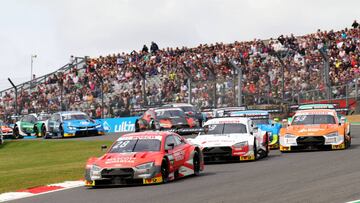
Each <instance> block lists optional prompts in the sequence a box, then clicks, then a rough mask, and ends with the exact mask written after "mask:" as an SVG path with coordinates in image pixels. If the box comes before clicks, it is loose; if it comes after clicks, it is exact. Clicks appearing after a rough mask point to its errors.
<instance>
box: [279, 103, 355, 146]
mask: <svg viewBox="0 0 360 203" xmlns="http://www.w3.org/2000/svg"><path fill="white" fill-rule="evenodd" d="M350 144H351V136H350V125H349V123H348V122H346V121H345V119H343V118H342V119H339V117H338V116H337V112H336V111H335V110H333V109H311V110H299V111H297V112H296V113H295V115H294V116H293V117H292V119H291V123H289V124H288V127H287V128H282V129H281V130H280V151H281V152H286V151H293V150H306V149H310V150H311V149H346V148H348V147H349V146H350Z"/></svg>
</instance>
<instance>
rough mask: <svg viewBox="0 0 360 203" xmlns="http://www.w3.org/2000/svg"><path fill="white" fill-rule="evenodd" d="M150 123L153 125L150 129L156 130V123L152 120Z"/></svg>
mask: <svg viewBox="0 0 360 203" xmlns="http://www.w3.org/2000/svg"><path fill="white" fill-rule="evenodd" d="M150 123H151V124H150V129H151V130H156V125H155V121H154V120H151V121H150Z"/></svg>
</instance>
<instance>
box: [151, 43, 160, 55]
mask: <svg viewBox="0 0 360 203" xmlns="http://www.w3.org/2000/svg"><path fill="white" fill-rule="evenodd" d="M150 50H151V53H156V52H157V51H158V50H159V46H158V45H157V44H156V43H155V42H151V47H150Z"/></svg>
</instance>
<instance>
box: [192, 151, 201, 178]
mask: <svg viewBox="0 0 360 203" xmlns="http://www.w3.org/2000/svg"><path fill="white" fill-rule="evenodd" d="M193 166H194V175H196V176H198V175H200V156H199V153H198V152H197V151H195V153H194V158H193Z"/></svg>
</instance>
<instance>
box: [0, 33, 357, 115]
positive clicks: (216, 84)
mask: <svg viewBox="0 0 360 203" xmlns="http://www.w3.org/2000/svg"><path fill="white" fill-rule="evenodd" d="M359 52H360V28H359V27H353V28H346V29H344V30H339V31H333V30H330V31H320V30H318V31H317V32H315V33H311V34H308V35H304V36H299V37H295V36H293V35H291V36H283V35H281V36H280V37H278V38H276V39H269V40H253V41H246V42H234V43H231V44H224V43H216V44H209V45H208V44H200V45H199V46H197V47H193V48H187V47H183V48H164V49H157V48H155V49H151V52H149V51H148V50H146V49H144V50H142V51H138V52H136V51H133V52H131V53H124V54H112V55H108V56H100V57H98V58H89V57H85V58H78V59H79V61H76V62H75V63H74V64H67V65H65V66H64V67H62V68H60V69H59V70H58V71H55V72H53V73H50V74H47V75H46V76H43V77H40V78H38V79H36V80H34V81H29V82H27V83H24V84H22V85H20V86H18V98H17V109H18V113H20V114H27V113H31V112H41V111H46V112H53V111H58V110H61V109H62V110H82V111H84V112H87V113H89V115H90V116H92V117H95V118H98V117H101V113H102V110H103V111H104V112H103V113H104V116H105V117H114V116H122V115H127V114H129V112H131V111H132V110H133V109H137V108H142V107H144V106H151V105H159V104H163V103H168V102H191V103H192V104H194V105H197V106H198V107H215V106H217V107H222V106H234V105H236V104H237V101H238V98H237V97H238V94H237V92H238V89H237V88H238V86H237V82H238V81H237V80H238V77H237V73H236V70H235V69H234V68H233V67H232V66H231V65H230V61H233V62H234V63H235V64H237V65H238V66H239V67H241V69H242V73H243V74H242V93H243V97H244V98H242V101H243V102H244V103H246V104H261V103H274V102H282V103H298V102H300V100H306V101H308V100H325V99H341V98H348V97H349V96H351V97H354V98H357V95H358V94H357V92H358V91H357V87H358V80H357V77H358V76H359V72H360V69H359V63H360V58H359ZM322 53H324V54H322ZM327 65H328V66H329V68H328V69H326V66H327ZM187 72H188V73H189V74H186V73H187ZM189 75H191V77H189ZM327 75H328V76H329V78H328V81H329V82H327ZM326 83H328V84H326ZM189 84H190V86H189ZM282 87H284V88H282ZM189 90H191V97H189ZM102 95H103V99H104V108H103V109H102V108H101V107H102V100H101V98H102ZM189 98H190V99H191V101H189ZM14 104H15V92H14V89H12V88H10V89H7V90H4V91H1V102H0V112H1V115H2V117H3V118H6V117H8V116H10V115H13V114H16V109H15V105H14Z"/></svg>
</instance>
